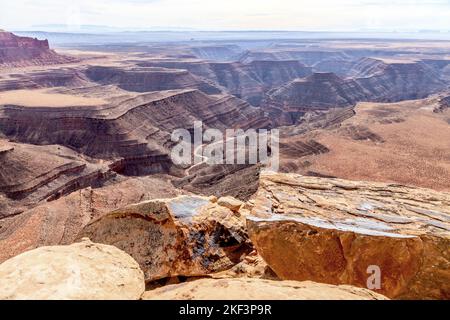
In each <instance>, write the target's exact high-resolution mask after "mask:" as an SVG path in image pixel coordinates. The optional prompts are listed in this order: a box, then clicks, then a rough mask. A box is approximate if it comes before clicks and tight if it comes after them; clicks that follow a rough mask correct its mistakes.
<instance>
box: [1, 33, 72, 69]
mask: <svg viewBox="0 0 450 320" xmlns="http://www.w3.org/2000/svg"><path fill="white" fill-rule="evenodd" d="M70 61H74V59H72V58H69V57H64V56H61V55H58V54H57V53H56V52H54V51H52V50H50V47H49V44H48V41H47V40H38V39H33V38H28V37H19V36H16V35H14V34H13V33H10V32H5V31H0V65H2V66H10V67H11V66H13V67H17V66H28V65H46V64H57V63H65V62H70Z"/></svg>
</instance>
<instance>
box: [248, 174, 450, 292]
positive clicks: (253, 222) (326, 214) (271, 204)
mask: <svg viewBox="0 0 450 320" xmlns="http://www.w3.org/2000/svg"><path fill="white" fill-rule="evenodd" d="M252 214H253V217H249V218H248V220H247V227H248V231H249V234H250V237H251V240H252V242H253V244H254V245H255V247H256V249H257V250H258V253H259V254H260V255H261V256H262V257H263V258H264V260H265V261H266V262H267V263H268V265H269V266H270V267H271V269H272V270H273V271H274V272H275V273H276V274H277V276H279V277H280V278H281V279H284V280H299V281H304V280H311V281H317V282H322V283H329V284H351V285H355V286H358V287H368V286H370V285H373V287H371V289H374V290H375V291H377V292H380V293H382V294H384V295H386V296H388V297H391V298H397V299H400V298H401V299H418V298H419V299H449V298H450V287H449V285H448V284H449V283H450V271H449V270H450V251H449V248H450V246H449V245H450V195H449V194H447V193H439V192H435V191H432V190H427V189H418V188H412V187H404V186H400V185H394V184H383V183H368V182H351V181H345V180H339V179H325V178H313V177H304V176H300V175H294V174H273V173H264V174H262V175H261V183H260V189H259V191H258V193H257V196H256V199H255V205H254V209H253V210H252ZM371 276H372V277H371ZM378 276H379V282H378V284H377V282H376V281H377V280H376V279H377V278H374V277H378Z"/></svg>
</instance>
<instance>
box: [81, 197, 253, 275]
mask: <svg viewBox="0 0 450 320" xmlns="http://www.w3.org/2000/svg"><path fill="white" fill-rule="evenodd" d="M79 237H80V238H81V237H89V238H90V239H92V240H93V241H94V242H98V243H105V244H110V245H114V246H116V247H118V248H120V249H122V250H124V251H125V252H127V253H129V254H130V255H131V256H132V257H133V258H134V259H136V261H137V262H138V263H139V265H140V266H141V268H142V270H143V271H144V273H145V280H146V281H147V282H150V281H154V280H159V279H163V278H170V277H176V276H202V275H206V274H210V273H215V272H220V271H223V270H227V269H229V268H231V267H233V266H234V265H236V264H237V263H239V262H240V259H241V256H242V255H244V254H246V253H248V252H250V251H251V244H250V243H249V241H248V237H247V233H246V229H245V218H244V217H242V216H240V215H239V213H235V212H233V211H231V210H230V209H228V208H226V207H224V206H221V205H219V204H217V203H215V202H214V201H213V200H212V199H210V198H206V197H198V196H180V197H177V198H173V199H167V200H150V201H146V202H142V203H138V204H134V205H130V206H127V207H125V208H123V209H119V210H116V211H114V212H112V213H110V214H108V215H106V216H103V217H102V218H100V219H98V220H96V221H94V222H92V223H90V224H89V225H88V226H86V228H85V229H84V230H83V231H82V232H81V234H80V235H79Z"/></svg>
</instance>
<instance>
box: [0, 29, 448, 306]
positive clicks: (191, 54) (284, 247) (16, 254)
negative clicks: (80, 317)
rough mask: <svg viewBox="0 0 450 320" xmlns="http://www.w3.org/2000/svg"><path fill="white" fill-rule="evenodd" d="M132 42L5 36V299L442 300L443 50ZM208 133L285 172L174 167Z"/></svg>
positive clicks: (423, 44) (1, 50) (1, 254)
mask: <svg viewBox="0 0 450 320" xmlns="http://www.w3.org/2000/svg"><path fill="white" fill-rule="evenodd" d="M80 37H83V36H80ZM86 41H89V40H86ZM129 41H130V40H129V39H124V42H123V43H110V44H107V45H105V44H96V43H95V42H90V43H88V44H83V45H81V44H76V43H70V44H68V45H67V44H66V45H65V46H61V47H57V48H56V49H51V48H50V46H49V41H48V40H38V39H36V38H34V37H32V38H30V37H24V36H18V35H14V34H13V33H10V32H6V31H2V32H0V164H1V166H0V263H1V264H0V280H1V281H0V283H1V284H0V298H2V299H27V298H28V299H29V298H31V299H33V298H42V299H60V298H63V299H207V298H217V299H224V298H227V297H229V298H232V299H241V298H242V299H371V300H372V299H373V300H378V299H449V298H450V288H449V283H450V275H449V270H450V264H449V263H450V262H449V261H450V256H449V243H448V241H449V239H450V237H449V231H450V195H449V192H450V149H449V145H448V141H450V108H449V106H450V78H449V72H448V70H449V67H450V56H449V55H448V54H446V53H445V52H448V50H450V44H449V43H448V42H445V41H441V42H439V41H436V42H433V41H414V40H407V41H406V40H405V41H396V40H385V41H383V40H377V39H374V40H365V39H360V40H326V39H323V40H306V39H303V40H302V39H299V40H292V39H272V40H270V41H268V40H254V39H253V40H240V41H231V40H220V41H219V40H195V39H193V40H191V41H173V42H170V43H163V42H152V41H148V42H139V43H132V42H129ZM50 43H51V42H50ZM198 121H201V122H202V123H203V128H204V130H207V129H218V130H220V131H221V132H225V131H226V129H242V130H248V129H255V130H258V129H261V130H271V129H277V130H279V133H280V139H279V162H280V166H279V171H280V172H279V173H275V172H270V171H268V168H266V167H265V166H264V164H263V163H257V164H254V163H249V164H215V165H209V164H206V163H201V164H198V165H194V166H190V165H179V164H178V165H177V164H175V163H174V162H173V161H172V159H171V150H172V148H173V147H174V145H175V141H172V139H171V135H172V133H173V132H174V130H176V129H185V130H187V131H188V132H191V133H192V132H193V131H194V122H198ZM190 143H191V144H193V143H194V141H190ZM272 147H273V148H275V146H272V145H270V148H269V149H270V150H272V149H271V148H272ZM192 150H193V152H195V150H194V149H192ZM105 252H110V254H105ZM69 256H70V259H74V260H71V261H77V268H78V269H77V270H80V272H81V273H82V274H86V275H88V274H89V275H90V276H89V277H88V278H87V279H85V280H82V282H81V285H80V288H81V289H80V291H76V292H75V291H74V292H71V290H70V288H65V287H60V286H61V285H62V284H64V283H66V284H67V283H70V282H71V281H72V282H73V281H81V280H80V279H78V280H77V279H74V278H73V277H74V275H73V274H70V272H68V271H67V270H69V269H70V267H69V266H68V265H69V264H70V263H71V262H70V261H69V260H70V259H69ZM42 257H45V258H42ZM62 257H67V260H66V258H62ZM36 259H37V260H36ZM33 261H35V262H36V263H37V264H38V265H39V266H41V268H44V269H45V268H47V267H48V268H50V269H51V270H56V271H55V274H54V275H52V274H49V273H46V275H45V278H46V280H45V281H44V282H42V281H40V280H39V275H37V274H34V271H33V268H32V263H33ZM96 264H100V265H101V266H102V268H104V270H102V271H101V272H100V271H98V270H95V265H96ZM374 265H375V266H377V267H379V268H380V269H381V284H382V285H381V288H379V289H377V288H368V287H367V279H368V277H369V275H368V273H367V270H368V267H370V266H374ZM17 270H19V271H17ZM18 272H22V273H25V274H26V275H27V276H26V277H25V278H24V279H22V280H20V281H17V277H18ZM117 273H119V274H120V275H121V278H120V279H117V281H118V282H111V281H110V279H111V278H110V277H113V275H114V274H117ZM93 286H97V287H98V288H99V290H98V291H95V290H92V287H93ZM120 286H125V287H126V290H123V291H121V290H118V289H117V288H119V287H120ZM63 288H65V289H63ZM217 288H220V290H217ZM369 289H371V290H369ZM63 291H67V292H69V294H67V295H60V293H61V292H63ZM221 292H223V294H222V293H221ZM225 295H227V296H226V297H225Z"/></svg>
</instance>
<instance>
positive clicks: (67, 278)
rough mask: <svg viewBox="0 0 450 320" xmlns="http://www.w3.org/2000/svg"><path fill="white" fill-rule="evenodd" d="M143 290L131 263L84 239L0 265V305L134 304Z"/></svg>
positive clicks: (119, 253) (141, 278)
mask: <svg viewBox="0 0 450 320" xmlns="http://www.w3.org/2000/svg"><path fill="white" fill-rule="evenodd" d="M144 290H145V284H144V274H143V272H142V271H141V269H140V268H139V265H138V264H137V263H136V261H134V260H133V258H131V257H130V256H129V255H128V254H126V253H125V252H123V251H121V250H119V249H117V248H115V247H113V246H107V245H102V244H96V243H92V242H91V241H89V240H86V239H84V240H83V242H81V243H75V244H72V245H70V246H54V247H42V248H38V249H35V250H32V251H28V252H25V253H22V254H21V255H19V256H16V257H14V258H12V259H10V260H8V261H6V262H4V263H2V264H1V265H0V300H4V299H16V300H97V299H98V300H116V299H118V300H137V299H139V298H140V297H141V295H142V293H143V292H144Z"/></svg>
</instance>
